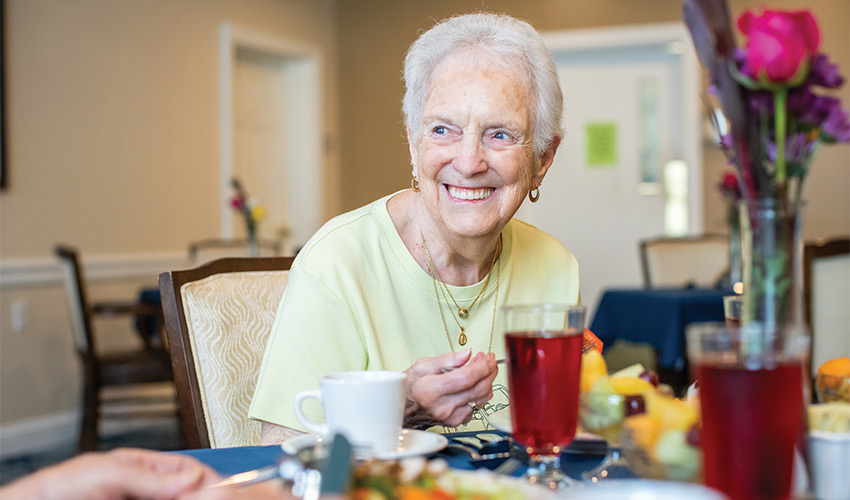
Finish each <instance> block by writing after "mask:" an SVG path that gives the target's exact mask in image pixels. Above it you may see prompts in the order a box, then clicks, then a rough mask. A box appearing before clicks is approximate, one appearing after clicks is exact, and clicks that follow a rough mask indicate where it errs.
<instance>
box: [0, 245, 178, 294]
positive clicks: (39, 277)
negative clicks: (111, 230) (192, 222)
mask: <svg viewBox="0 0 850 500" xmlns="http://www.w3.org/2000/svg"><path fill="white" fill-rule="evenodd" d="M189 267H191V263H190V262H189V259H188V257H187V255H186V254H185V253H182V252H169V253H149V254H120V255H118V254H116V255H101V256H94V257H88V258H87V257H84V258H83V268H84V270H85V273H86V279H87V280H88V281H99V280H116V279H128V278H150V277H156V276H158V275H159V274H160V273H162V272H165V271H168V270H172V269H187V268H189ZM63 279H64V275H63V274H62V268H61V267H60V265H59V262H58V260H57V259H54V258H49V257H44V258H32V259H28V258H22V259H3V260H0V288H6V287H26V286H35V285H59V284H61V283H63Z"/></svg>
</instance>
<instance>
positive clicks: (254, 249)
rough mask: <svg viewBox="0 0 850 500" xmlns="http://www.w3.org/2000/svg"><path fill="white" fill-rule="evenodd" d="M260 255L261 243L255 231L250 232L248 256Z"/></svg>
mask: <svg viewBox="0 0 850 500" xmlns="http://www.w3.org/2000/svg"><path fill="white" fill-rule="evenodd" d="M259 256H260V243H259V242H258V241H257V235H256V234H254V233H250V234H248V257H259Z"/></svg>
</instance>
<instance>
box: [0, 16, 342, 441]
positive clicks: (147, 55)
mask: <svg viewBox="0 0 850 500" xmlns="http://www.w3.org/2000/svg"><path fill="white" fill-rule="evenodd" d="M5 4H6V30H7V31H6V43H7V46H6V50H7V52H6V54H7V58H8V59H7V78H8V80H7V105H8V108H7V109H8V115H7V120H8V130H9V136H8V146H9V181H10V184H9V188H8V189H7V190H6V191H3V192H2V194H0V277H2V278H3V279H4V280H5V279H6V278H7V277H8V276H9V275H10V273H12V272H14V271H16V270H18V271H20V270H21V269H23V270H24V273H25V274H26V273H27V272H29V273H30V274H38V273H41V272H42V271H47V272H52V271H51V269H49V266H51V265H52V264H53V259H52V257H51V256H52V247H53V245H54V244H55V243H57V242H60V241H64V242H67V243H70V244H73V245H76V246H78V247H79V248H80V250H81V251H82V252H83V257H84V260H86V261H88V262H90V263H91V262H93V261H94V262H95V263H98V262H99V263H101V264H103V263H104V262H106V263H107V264H108V263H109V262H112V263H115V262H118V264H117V267H111V265H110V266H107V267H109V268H110V269H111V270H115V269H118V268H120V267H121V262H122V259H124V260H126V261H127V264H128V265H135V264H138V262H139V259H141V260H142V261H144V259H146V258H152V259H154V260H156V259H157V258H159V257H157V256H174V255H177V256H180V255H185V253H186V252H187V248H188V242H190V241H196V240H201V239H206V238H210V237H215V236H217V235H218V234H219V227H220V221H219V217H220V212H221V205H220V200H219V196H220V195H219V182H220V180H219V129H218V127H219V95H218V92H219V81H218V78H219V74H218V65H219V26H220V24H221V23H222V22H228V23H231V24H232V25H234V26H238V27H241V28H246V29H249V30H253V31H255V32H260V33H264V34H268V35H272V36H274V37H278V38H282V39H285V40H290V41H294V42H298V43H300V44H301V45H304V44H308V45H312V46H315V47H317V48H318V49H319V50H320V51H321V53H322V55H323V60H322V66H323V68H322V69H323V70H324V71H325V82H324V88H323V89H321V90H322V92H321V97H322V100H323V103H322V105H323V107H324V116H323V122H324V128H325V130H324V134H325V137H326V138H327V139H328V142H329V143H330V144H333V142H334V141H335V136H336V134H337V121H338V120H337V114H336V110H337V109H338V103H337V91H336V82H337V81H338V78H337V75H336V69H337V61H336V45H337V44H336V31H337V30H336V24H335V23H336V16H335V9H336V4H335V2H334V0H142V1H139V0H74V1H66V0H5ZM324 161H325V163H326V166H325V168H326V170H327V174H328V176H329V177H330V179H329V182H331V183H332V182H333V176H334V175H336V169H337V168H338V166H337V162H338V159H337V156H336V153H335V152H334V151H333V150H327V151H326V152H325V157H324ZM335 202H336V200H329V203H328V207H326V208H325V212H326V213H325V214H324V217H328V216H329V215H330V213H331V212H332V211H336V210H337V209H336V208H333V205H334V203H335ZM159 260H160V261H164V262H170V261H169V259H168V258H159ZM172 260H173V259H172ZM21 266H23V267H21ZM95 267H97V266H95ZM100 267H101V269H102V268H103V266H100ZM148 267H149V268H150V272H149V273H148V275H147V276H146V277H137V276H138V275H139V273H138V272H135V273H134V272H128V273H122V272H120V269H119V272H118V273H117V275H118V278H110V276H109V274H110V273H111V272H112V271H109V272H105V273H104V272H101V273H99V276H100V279H95V280H93V281H94V283H92V286H91V288H90V293H91V295H92V298H93V299H104V300H105V299H122V298H125V299H130V298H133V297H135V295H136V293H137V291H138V289H139V287H141V286H156V275H157V274H158V273H159V272H161V271H166V270H167V268H162V269H157V268H156V267H155V265H153V266H150V265H148ZM13 301H17V302H24V303H25V304H26V306H27V312H28V314H27V316H28V320H29V321H28V324H27V326H26V329H25V330H24V332H23V333H20V334H19V333H14V332H12V330H11V323H10V321H11V318H10V316H11V315H10V309H11V307H12V305H11V304H12V302H13ZM97 326H99V327H100V328H99V331H98V333H99V334H100V337H102V338H104V341H103V342H101V347H104V348H110V347H122V346H128V345H131V344H133V338H132V335H133V334H132V329H131V326H130V322H129V321H114V320H108V321H106V322H101V323H98V325H97ZM0 370H2V376H0V424H2V425H3V426H4V428H5V426H6V424H9V423H17V422H19V421H24V420H26V419H31V418H33V417H39V416H45V415H52V414H59V413H62V412H65V411H68V410H70V409H72V408H74V406H75V405H76V404H77V402H78V400H79V394H80V391H79V363H78V361H77V359H76V357H75V355H74V353H73V348H72V344H71V337H70V321H69V318H68V314H67V306H66V303H65V297H64V292H63V288H62V287H61V285H60V282H59V280H58V279H47V280H46V281H45V282H44V283H40V284H28V283H27V282H26V277H24V279H23V281H21V280H18V281H16V282H15V283H13V284H11V285H10V284H8V283H5V284H3V285H2V288H0Z"/></svg>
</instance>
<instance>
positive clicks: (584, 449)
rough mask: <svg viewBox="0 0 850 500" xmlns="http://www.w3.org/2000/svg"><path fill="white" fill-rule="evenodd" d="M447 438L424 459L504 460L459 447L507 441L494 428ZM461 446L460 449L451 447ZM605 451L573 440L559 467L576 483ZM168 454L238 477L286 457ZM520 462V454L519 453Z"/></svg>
mask: <svg viewBox="0 0 850 500" xmlns="http://www.w3.org/2000/svg"><path fill="white" fill-rule="evenodd" d="M444 435H445V437H446V438H447V439H448V442H449V446H447V447H445V448H443V449H441V450H439V451H436V452H433V453H429V454H426V455H425V456H426V457H428V458H442V459H444V460H445V461H446V462H447V463H448V464H449V467H451V468H452V469H457V470H475V469H480V468H485V469H490V470H493V469H496V468H497V467H498V466H499V465H501V464H502V462H504V461H505V460H507V458H499V459H493V460H483V461H476V460H475V459H474V457H472V456H471V455H470V453H469V452H467V451H465V450H464V449H463V446H469V445H468V443H469V442H470V439H472V440H475V439H478V438H479V437H481V438H482V440H484V439H485V436H486V440H493V439H499V438H508V437H509V435H508V434H506V433H504V432H502V431H499V430H494V429H488V430H484V431H466V432H454V433H448V434H444ZM453 445H461V446H453ZM606 450H607V448H606V445H605V442H604V441H600V440H598V439H593V440H585V439H581V438H577V439H576V440H574V441H573V443H572V444H570V446H568V447H567V448H566V449H565V450H564V451H563V452H562V453H561V468H562V469H563V471H564V472H565V473H566V474H567V475H568V476H570V477H572V478H574V479H577V480H580V479H581V473H582V472H584V471H587V470H590V469H592V468H593V467H595V466H596V465H598V464H599V463H600V462H601V461H602V459H603V458H604V457H605V452H606ZM172 453H181V454H185V455H189V456H192V457H194V458H196V459H197V460H199V461H201V462H203V463H204V464H206V465H208V466H210V467H212V468H213V469H215V470H216V472H218V473H219V474H222V475H224V476H228V475H232V474H239V473H242V472H247V471H251V470H255V469H261V468H264V467H269V466H272V465H275V464H277V463H278V461H279V460H280V459H281V458H283V457H284V456H286V455H287V453H286V452H284V451H283V448H282V447H281V446H280V445H268V446H242V447H233V448H202V449H192V450H179V451H175V452H172ZM519 458H520V459H521V461H522V455H521V453H520V454H519ZM525 470H526V466H525V462H524V461H522V466H521V467H519V468H517V469H515V470H513V471H511V472H510V473H509V474H508V475H510V476H514V477H518V476H521V475H523V474H524V473H525Z"/></svg>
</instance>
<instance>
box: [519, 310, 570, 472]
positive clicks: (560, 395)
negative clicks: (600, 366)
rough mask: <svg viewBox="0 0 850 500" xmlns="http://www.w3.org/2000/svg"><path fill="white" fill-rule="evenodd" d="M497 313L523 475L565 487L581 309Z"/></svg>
mask: <svg viewBox="0 0 850 500" xmlns="http://www.w3.org/2000/svg"><path fill="white" fill-rule="evenodd" d="M503 315H504V317H503V319H504V321H503V322H502V325H503V328H504V333H505V346H506V353H507V365H508V389H509V391H510V394H511V424H512V429H513V436H514V439H515V440H516V441H517V442H518V443H519V444H521V445H522V446H524V447H525V449H526V451H527V452H528V456H529V459H530V462H531V463H530V466H529V468H528V471H527V472H526V479H527V480H528V481H530V482H533V483H538V484H543V485H546V486H548V487H549V488H550V489H561V488H565V487H568V486H570V485H571V484H572V483H573V480H572V479H571V478H570V477H569V476H567V475H566V474H564V473H563V471H562V470H561V467H560V455H561V451H563V450H564V448H566V447H567V445H569V444H570V442H572V440H573V437H574V436H575V433H576V424H577V421H578V394H579V375H580V373H581V350H582V340H583V338H582V337H583V332H584V321H585V319H584V317H585V308H584V307H582V306H568V305H561V304H537V305H522V306H510V307H505V308H504V309H503Z"/></svg>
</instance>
